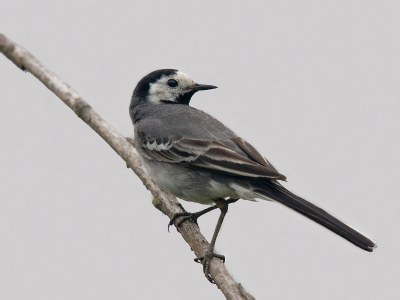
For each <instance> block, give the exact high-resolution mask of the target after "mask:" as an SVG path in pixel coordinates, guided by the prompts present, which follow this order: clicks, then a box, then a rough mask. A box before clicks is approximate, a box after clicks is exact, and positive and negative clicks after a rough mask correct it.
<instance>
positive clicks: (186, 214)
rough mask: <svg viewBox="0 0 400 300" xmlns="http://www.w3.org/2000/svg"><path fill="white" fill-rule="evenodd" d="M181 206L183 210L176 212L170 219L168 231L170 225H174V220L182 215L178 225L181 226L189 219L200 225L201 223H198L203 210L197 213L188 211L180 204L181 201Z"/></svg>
mask: <svg viewBox="0 0 400 300" xmlns="http://www.w3.org/2000/svg"><path fill="white" fill-rule="evenodd" d="M179 207H180V208H181V209H182V210H183V212H180V213H176V214H175V215H174V216H173V217H172V218H171V220H170V221H169V223H168V231H169V227H170V226H171V225H173V224H174V222H175V220H176V219H178V218H179V217H182V218H181V219H180V220H179V221H178V222H177V223H176V227H180V226H181V225H182V223H183V222H185V221H187V220H190V221H192V222H193V223H195V224H196V225H197V226H199V225H198V224H197V218H198V217H200V216H201V215H202V214H201V212H197V213H190V212H187V211H186V210H185V209H184V208H183V206H182V204H180V203H179Z"/></svg>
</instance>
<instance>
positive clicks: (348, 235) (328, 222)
mask: <svg viewBox="0 0 400 300" xmlns="http://www.w3.org/2000/svg"><path fill="white" fill-rule="evenodd" d="M253 189H254V192H256V193H258V194H260V195H262V196H265V197H267V198H270V199H273V200H275V201H277V202H280V203H282V204H284V205H286V206H288V207H290V208H292V209H294V210H295V211H297V212H299V213H301V214H302V215H304V216H306V217H307V218H310V219H311V220H313V221H315V222H317V223H319V224H321V225H322V226H325V227H326V228H328V229H329V230H332V231H333V232H334V233H336V234H338V235H340V236H341V237H343V238H345V239H346V240H348V241H349V242H351V243H353V244H354V245H356V246H358V247H360V248H362V249H364V250H366V251H369V252H372V251H373V250H374V248H375V247H376V243H375V242H374V241H373V240H371V239H370V238H368V237H366V236H365V235H363V234H361V233H360V232H358V231H357V230H355V229H353V228H351V227H350V226H348V225H346V224H344V223H343V222H341V221H339V220H338V219H336V218H335V217H333V216H331V215H330V214H328V213H327V212H326V211H324V210H323V209H321V208H319V207H317V206H315V205H314V204H312V203H310V202H308V201H306V200H304V199H303V198H300V197H299V196H296V195H295V194H293V193H291V192H290V191H288V190H287V189H285V188H284V187H283V186H282V185H280V184H279V183H278V182H276V181H263V182H262V183H259V184H256V185H254V186H253Z"/></svg>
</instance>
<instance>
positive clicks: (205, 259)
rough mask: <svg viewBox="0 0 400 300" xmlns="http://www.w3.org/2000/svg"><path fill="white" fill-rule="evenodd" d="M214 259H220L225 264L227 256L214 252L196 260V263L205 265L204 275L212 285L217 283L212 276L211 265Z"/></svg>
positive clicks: (209, 252)
mask: <svg viewBox="0 0 400 300" xmlns="http://www.w3.org/2000/svg"><path fill="white" fill-rule="evenodd" d="M213 257H216V258H219V259H221V260H222V262H223V263H225V256H223V255H221V254H216V253H214V252H212V251H207V252H206V253H205V254H204V255H202V256H199V257H196V258H195V259H194V261H195V262H197V263H199V264H202V265H203V273H204V275H205V276H206V278H207V280H208V281H209V282H211V283H215V282H214V279H213V278H212V276H211V275H210V272H209V271H210V263H211V261H212V259H213Z"/></svg>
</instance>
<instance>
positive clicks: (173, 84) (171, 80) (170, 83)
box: [167, 79, 178, 87]
mask: <svg viewBox="0 0 400 300" xmlns="http://www.w3.org/2000/svg"><path fill="white" fill-rule="evenodd" d="M167 84H168V85H169V86H170V87H177V86H178V82H177V81H176V80H175V79H170V80H168V81H167Z"/></svg>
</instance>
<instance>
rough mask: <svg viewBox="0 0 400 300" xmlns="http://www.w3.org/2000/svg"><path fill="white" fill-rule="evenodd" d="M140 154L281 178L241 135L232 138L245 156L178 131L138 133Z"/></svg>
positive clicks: (224, 171)
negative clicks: (152, 135) (148, 134)
mask: <svg viewBox="0 0 400 300" xmlns="http://www.w3.org/2000/svg"><path fill="white" fill-rule="evenodd" d="M139 137H140V141H141V145H140V147H141V150H142V153H143V155H144V156H146V157H147V158H148V159H151V160H157V161H161V162H168V163H176V164H185V165H188V166H189V167H195V168H202V169H207V170H209V171H214V172H223V173H228V174H230V175H236V176H248V177H265V178H273V179H280V180H285V179H286V177H285V176H283V175H282V174H280V173H279V172H278V171H277V170H276V169H275V168H274V167H273V166H272V165H271V164H270V163H269V162H268V161H267V160H266V159H265V158H264V157H263V156H262V155H261V154H259V153H258V152H257V150H256V149H255V148H254V147H252V146H251V145H250V144H248V143H247V142H246V141H244V140H243V139H241V138H234V139H232V141H233V142H235V143H236V144H237V145H238V146H239V148H240V149H242V151H243V152H245V153H246V154H247V155H248V156H249V157H245V156H243V155H241V154H239V153H237V152H236V151H235V150H233V149H231V148H229V147H228V146H226V145H224V144H222V143H220V142H218V141H215V140H202V139H197V138H196V139H195V138H188V137H183V136H179V135H171V136H168V137H156V138H154V137H149V136H146V134H144V133H143V132H140V133H139Z"/></svg>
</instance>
